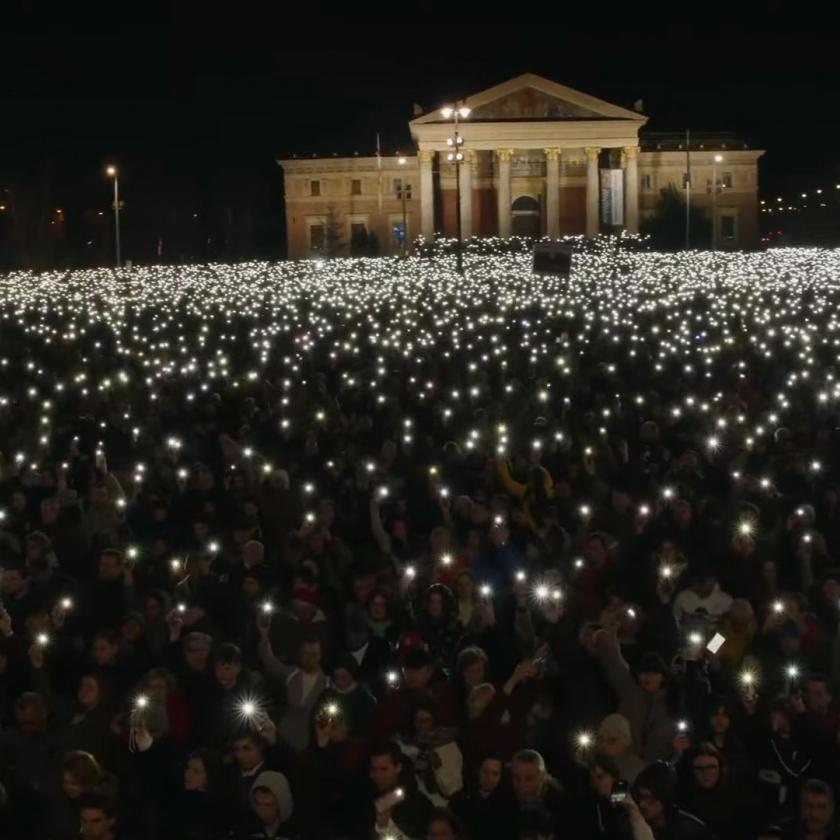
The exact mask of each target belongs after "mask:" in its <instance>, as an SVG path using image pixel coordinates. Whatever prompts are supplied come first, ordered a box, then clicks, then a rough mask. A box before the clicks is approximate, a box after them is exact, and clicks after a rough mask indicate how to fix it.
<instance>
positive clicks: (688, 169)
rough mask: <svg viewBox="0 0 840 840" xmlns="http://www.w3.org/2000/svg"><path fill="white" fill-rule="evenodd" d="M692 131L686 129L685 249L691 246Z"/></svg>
mask: <svg viewBox="0 0 840 840" xmlns="http://www.w3.org/2000/svg"><path fill="white" fill-rule="evenodd" d="M690 146H691V131H690V130H689V129H686V130H685V250H686V251H687V250H688V249H689V248H690V247H691V152H690V151H689V148H690Z"/></svg>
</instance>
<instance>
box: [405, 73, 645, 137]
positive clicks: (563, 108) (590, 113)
mask: <svg viewBox="0 0 840 840" xmlns="http://www.w3.org/2000/svg"><path fill="white" fill-rule="evenodd" d="M464 104H466V105H468V106H469V107H470V109H471V113H470V116H469V119H470V122H533V121H542V120H549V121H555V120H556V121H563V120H634V121H638V122H639V123H644V122H645V117H644V116H643V115H642V114H639V113H637V112H635V111H630V110H628V109H626V108H621V107H619V106H618V105H613V104H611V103H609V102H605V101H604V100H603V99H598V98H597V97H594V96H589V94H586V93H581V92H580V91H577V90H574V89H573V88H569V87H566V86H565V85H560V84H557V83H556V82H552V81H551V80H549V79H545V78H543V77H542V76H536V75H534V74H533V73H525V74H523V75H522V76H517V77H516V78H515V79H510V80H509V81H507V82H503V83H502V84H499V85H495V86H494V87H492V88H488V89H487V90H484V91H481V92H480V93H476V94H473V95H472V96H468V97H467V98H466V99H465V100H464ZM441 121H442V117H441V116H440V112H439V110H438V109H435V110H434V111H431V112H429V113H428V114H424V115H423V116H420V117H417V118H416V119H414V120H412V122H411V125H412V126H415V125H421V124H424V123H436V122H441Z"/></svg>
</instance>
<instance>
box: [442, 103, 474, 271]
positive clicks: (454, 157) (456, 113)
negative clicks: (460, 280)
mask: <svg viewBox="0 0 840 840" xmlns="http://www.w3.org/2000/svg"><path fill="white" fill-rule="evenodd" d="M470 110H471V109H470V108H468V107H467V106H466V105H454V106H453V105H447V106H445V107H444V108H441V109H440V114H441V116H442V117H443V118H444V119H445V120H454V122H455V132H454V136H452V137H449V138H447V140H446V143H447V145H448V146H450V147H451V148H452V151H451V152H450V153H449V154H448V155H447V156H446V159H447V160H448V161H449V162H450V163H454V164H455V217H456V219H457V224H458V245H457V250H456V251H455V254H456V258H457V266H458V274H463V273H464V260H463V253H462V252H463V250H464V247H463V246H464V243H463V237H462V234H461V162H462V161H463V160H464V153H463V152H462V151H461V146H462V145H463V143H464V138H463V137H461V135H460V134H459V133H458V117H460V118H461V119H466V118H467V117H468V116H469V115H470ZM470 201H472V196H470Z"/></svg>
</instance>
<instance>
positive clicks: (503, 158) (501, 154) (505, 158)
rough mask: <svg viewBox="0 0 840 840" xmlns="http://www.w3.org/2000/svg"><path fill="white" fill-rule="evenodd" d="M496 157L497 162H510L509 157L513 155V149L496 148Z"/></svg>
mask: <svg viewBox="0 0 840 840" xmlns="http://www.w3.org/2000/svg"><path fill="white" fill-rule="evenodd" d="M496 157H497V158H498V159H499V163H510V159H511V158H512V157H513V149H496Z"/></svg>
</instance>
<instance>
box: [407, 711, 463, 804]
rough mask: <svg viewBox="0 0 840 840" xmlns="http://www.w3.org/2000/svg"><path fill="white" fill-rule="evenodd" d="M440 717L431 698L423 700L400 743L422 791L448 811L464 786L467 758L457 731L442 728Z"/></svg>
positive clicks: (413, 713)
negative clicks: (457, 736) (463, 755)
mask: <svg viewBox="0 0 840 840" xmlns="http://www.w3.org/2000/svg"><path fill="white" fill-rule="evenodd" d="M438 714H439V713H438V710H437V705H436V704H435V702H434V700H433V699H432V698H431V697H429V698H427V699H425V700H424V699H421V700H419V701H418V702H417V703H416V704H415V706H414V709H413V710H412V712H411V718H410V723H409V726H408V728H407V729H406V731H405V733H404V734H403V736H402V737H401V738H400V739H399V740H398V741H397V743H398V744H399V745H400V749H401V750H402V751H403V753H404V754H405V755H406V756H407V757H408V758H409V759H410V761H411V764H412V766H413V767H414V773H415V775H416V777H417V788H418V790H420V791H421V792H422V793H424V794H425V795H426V796H427V797H428V798H429V800H430V801H431V802H432V804H433V805H435V806H436V807H445V806H446V804H447V803H448V802H449V799H450V798H451V797H452V795H453V794H455V793H457V792H458V791H459V790H460V789H461V787H462V786H463V777H462V772H463V757H462V755H461V750H460V749H459V748H458V744H457V743H456V741H455V735H456V733H455V731H454V730H453V729H449V728H447V727H443V726H441V725H440V723H439V721H438Z"/></svg>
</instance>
